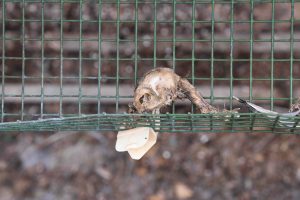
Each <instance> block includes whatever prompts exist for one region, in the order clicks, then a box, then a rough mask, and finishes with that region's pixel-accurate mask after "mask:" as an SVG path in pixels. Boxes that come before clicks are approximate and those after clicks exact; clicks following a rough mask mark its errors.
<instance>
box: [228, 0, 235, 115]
mask: <svg viewBox="0 0 300 200" xmlns="http://www.w3.org/2000/svg"><path fill="white" fill-rule="evenodd" d="M233 35H234V0H231V6H230V97H229V98H230V109H232V95H233V78H234V77H233V59H234V55H233V52H234V51H233V50H234V38H233Z"/></svg>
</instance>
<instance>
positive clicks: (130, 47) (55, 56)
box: [0, 1, 300, 200]
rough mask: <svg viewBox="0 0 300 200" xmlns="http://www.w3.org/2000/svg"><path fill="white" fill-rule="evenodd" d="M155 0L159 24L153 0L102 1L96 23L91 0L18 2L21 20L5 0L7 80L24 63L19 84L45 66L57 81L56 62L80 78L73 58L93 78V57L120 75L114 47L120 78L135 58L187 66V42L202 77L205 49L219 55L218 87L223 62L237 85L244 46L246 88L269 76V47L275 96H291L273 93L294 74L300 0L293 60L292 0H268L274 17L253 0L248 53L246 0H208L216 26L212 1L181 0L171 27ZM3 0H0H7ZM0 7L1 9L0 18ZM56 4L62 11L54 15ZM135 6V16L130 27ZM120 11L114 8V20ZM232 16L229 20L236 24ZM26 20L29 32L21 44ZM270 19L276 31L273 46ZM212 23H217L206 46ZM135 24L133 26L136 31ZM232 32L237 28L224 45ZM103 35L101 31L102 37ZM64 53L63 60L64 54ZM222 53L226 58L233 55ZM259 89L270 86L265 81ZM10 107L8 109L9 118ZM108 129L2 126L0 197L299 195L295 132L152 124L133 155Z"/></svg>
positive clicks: (298, 70)
mask: <svg viewBox="0 0 300 200" xmlns="http://www.w3.org/2000/svg"><path fill="white" fill-rule="evenodd" d="M129 2H133V1H129ZM158 2H165V3H163V4H161V3H159V4H158V5H157V10H156V13H157V16H156V20H157V23H156V26H155V23H154V19H155V17H154V15H153V13H154V10H153V3H139V4H138V5H137V7H138V13H135V12H134V8H135V4H129V3H127V4H125V3H124V4H121V5H120V8H119V9H120V15H118V14H117V10H118V8H117V5H116V4H114V3H104V4H103V5H102V9H101V17H100V19H101V26H100V27H99V25H98V24H99V23H98V22H99V21H98V20H99V15H98V11H99V7H98V4H97V3H96V2H95V1H87V2H86V3H83V4H82V9H80V4H79V3H64V4H63V5H62V6H61V4H59V3H45V4H44V15H42V13H43V12H42V4H41V3H26V5H25V7H24V17H25V19H26V20H25V21H24V23H22V20H21V19H22V15H23V12H22V4H21V3H16V2H15V3H12V2H7V3H5V19H4V21H5V26H1V28H0V29H1V33H0V34H1V44H4V46H5V50H4V49H2V46H3V45H1V47H0V56H1V59H0V63H1V65H0V66H5V67H4V68H2V67H1V69H0V70H1V73H2V70H3V69H4V74H5V76H6V78H5V83H6V84H20V83H21V82H22V79H21V75H22V67H21V66H22V65H24V66H25V68H24V74H25V75H26V80H25V83H26V84H40V82H41V73H42V70H43V72H44V78H45V83H47V84H59V83H60V75H61V73H62V74H63V75H64V77H65V78H64V80H63V81H64V84H75V85H77V84H78V76H79V72H80V68H79V67H78V66H79V65H80V64H81V66H82V68H81V69H82V71H81V74H82V77H83V79H82V84H94V85H95V84H97V83H98V73H99V71H98V69H99V68H98V66H99V65H101V71H100V74H101V77H102V79H101V84H103V85H112V84H115V82H116V80H115V79H114V78H115V77H116V69H117V68H116V66H117V61H116V58H117V56H119V58H120V61H119V63H118V64H119V69H120V71H119V75H120V77H121V79H120V84H131V85H133V83H134V81H133V77H134V68H135V66H137V74H138V76H139V77H140V76H142V75H143V74H144V73H145V72H146V71H147V70H149V69H151V68H152V67H153V66H154V65H156V66H164V67H173V56H174V55H175V56H176V59H178V60H176V63H175V65H176V66H175V67H176V72H177V73H178V74H180V75H182V76H185V77H188V78H191V77H192V74H191V72H192V67H191V66H192V61H191V58H192V50H193V49H194V52H195V54H194V57H195V62H194V67H195V74H194V75H195V77H196V78H197V79H196V81H195V84H196V85H203V86H210V84H211V81H210V77H211V76H212V74H211V73H212V70H211V66H212V63H211V57H212V56H213V57H214V59H215V61H214V62H213V66H214V71H213V77H214V78H215V81H214V85H215V86H216V87H218V86H224V85H225V86H229V83H230V78H229V77H230V75H231V73H232V75H233V77H235V78H237V79H236V80H234V81H233V84H234V86H243V85H246V86H247V85H248V84H249V78H250V68H249V66H250V57H252V58H253V63H252V64H253V70H252V74H253V78H254V79H255V80H253V90H254V91H255V90H259V89H260V88H262V87H266V88H270V80H269V79H270V76H271V72H272V62H271V60H272V57H273V58H274V59H275V60H274V62H273V64H274V65H273V74H274V88H275V89H276V91H278V93H276V96H275V97H276V98H278V100H275V105H276V104H278V105H280V106H282V107H284V108H286V109H287V108H288V107H289V101H288V99H284V100H280V98H288V97H289V95H290V93H289V88H290V85H289V84H290V82H289V77H290V74H291V71H290V70H291V69H292V70H293V72H292V73H293V77H294V81H293V86H294V88H297V87H298V86H299V85H300V63H299V56H300V51H299V49H300V47H299V44H300V43H299V38H300V36H299V34H300V33H299V32H298V31H300V29H299V27H300V26H299V25H300V21H299V20H300V12H296V10H299V9H300V3H295V5H294V11H295V12H294V19H295V20H294V32H295V35H294V39H295V42H294V48H292V49H294V51H293V55H292V57H293V58H294V59H295V60H294V62H293V63H292V64H293V68H291V67H290V64H291V61H290V58H291V51H290V49H291V47H290V33H291V32H290V31H291V22H290V17H291V15H292V12H291V4H290V3H276V4H275V12H274V18H275V19H276V20H281V21H278V22H276V23H274V24H273V25H272V23H271V22H270V20H271V19H272V4H271V3H255V4H254V12H253V19H254V20H255V21H254V23H253V35H252V36H253V40H254V42H253V52H252V54H251V51H250V50H251V45H250V30H251V24H250V23H249V20H250V18H251V5H250V3H245V2H244V3H235V4H234V6H233V8H234V12H233V13H231V4H230V3H226V2H225V1H216V2H217V3H216V4H215V6H214V20H215V24H214V27H213V29H212V24H211V16H212V12H211V11H212V5H211V4H210V3H198V4H196V5H195V12H194V13H193V12H192V4H184V3H177V4H176V6H175V7H176V13H175V18H176V21H177V22H176V28H175V29H174V23H173V17H174V15H173V4H172V3H170V2H169V1H158ZM181 2H184V1H181ZM218 2H219V3H218ZM0 5H1V8H2V6H4V4H3V2H1V3H0ZM61 10H63V13H61ZM2 11H3V10H2V9H0V16H1V20H0V21H1V22H3V20H2V19H3V13H2ZM80 15H82V21H81V22H82V23H80V20H79V19H80V17H79V16H80ZM193 15H194V17H195V21H196V23H195V24H194V26H193V24H192V23H191V21H192V18H193V17H192V16H193ZM61 16H63V17H64V21H63V23H62V24H61V20H60V19H61ZM135 16H137V17H138V20H139V23H138V28H137V29H136V28H135ZM42 18H44V20H45V21H44V23H42V22H41V19H42ZM118 18H120V20H121V21H120V23H119V29H117V27H118V23H117V19H118ZM231 18H233V19H235V20H237V22H236V23H234V24H233V26H232V24H231V22H230V19H231ZM3 27H5V30H4V33H5V38H6V39H5V41H4V43H3V35H2V33H3V29H2V28H3ZM22 27H24V35H25V36H26V38H24V41H25V42H24V44H25V46H24V49H23V45H22ZM193 27H194V34H193V29H192V28H193ZM272 27H273V30H274V38H275V41H274V46H273V52H274V53H273V54H272V45H271V35H272ZM80 28H81V29H80ZM80 30H82V31H80ZM99 30H101V34H99ZM154 30H156V38H157V43H156V45H155V43H154V40H153V38H154ZM174 30H175V33H176V41H175V43H174V41H173V38H174V34H173V32H174ZM212 30H214V33H215V38H214V39H215V43H214V47H213V48H214V51H213V53H212V51H211V49H212V45H211V41H212V39H211V32H212ZM117 32H119V37H118V35H117ZM136 33H137V36H138V37H135V35H136ZM230 33H232V34H230ZM43 34H44V39H43V40H42V35H43ZM61 34H62V35H63V40H62V41H61V40H60V35H61ZM193 35H194V39H195V40H196V42H195V46H194V48H193V45H192V38H193ZM80 36H82V40H81V41H82V43H81V45H80V42H79V41H80ZM231 36H233V38H234V39H235V41H234V42H233V43H232V45H233V50H232V52H230V38H231ZM99 37H101V38H100V39H102V43H101V46H100V47H99V45H98V40H99ZM116 38H118V39H116ZM117 40H118V41H119V44H117ZM136 40H137V41H138V42H137V43H135V41H136ZM245 41H246V42H245ZM61 45H62V47H63V48H62V49H63V51H61ZM135 45H137V47H138V48H137V52H135ZM80 46H81V47H82V50H81V51H80ZM154 46H156V49H155V51H154ZM117 47H119V49H117ZM99 48H100V51H99ZM42 49H43V51H42ZM22 50H24V51H22ZM173 50H175V52H173ZM3 52H4V53H3ZM3 55H5V57H6V59H5V65H2V64H3V63H2V62H3V60H4V59H2V58H3ZM23 55H25V57H26V58H27V59H26V60H25V61H24V63H22V59H20V58H22V56H23ZM61 55H63V57H64V59H63V61H61V60H60V56H61ZM99 55H100V56H99ZM135 55H137V57H135ZM154 55H155V58H156V61H154V59H153V57H154ZM79 57H81V59H79ZM42 58H44V59H43V62H42ZM99 58H100V59H99ZM230 58H233V62H232V63H231V62H230ZM80 60H81V62H80ZM231 64H232V66H233V68H232V72H231V71H230V66H231ZM41 66H43V67H41ZM61 66H63V68H62V72H61V68H60V67H61ZM0 77H1V80H0V81H1V82H2V79H3V77H2V76H0ZM238 78H239V79H238ZM295 92H296V91H295ZM264 95H265V96H268V95H269V91H266V94H264ZM259 97H261V96H259ZM259 97H258V98H259ZM295 98H296V97H295ZM122 106H123V107H125V105H122ZM58 107H59V106H58V103H49V104H46V105H45V112H46V113H54V114H55V113H57V112H58V111H57V110H58ZM76 108H77V104H76V103H74V104H68V105H65V106H64V111H65V112H66V113H71V112H73V111H74V109H76ZM114 108H115V105H114V104H113V103H112V104H110V105H106V106H105V107H103V109H102V110H103V111H104V112H107V113H112V112H114ZM5 109H6V112H7V113H13V114H19V113H20V109H21V108H20V105H19V104H16V103H13V102H10V103H7V104H5ZM39 112H40V110H39V104H36V103H30V102H28V104H25V113H27V114H29V115H30V116H31V117H32V116H33V115H34V114H35V115H38V114H39ZM182 112H184V111H182ZM83 113H85V114H94V113H97V111H96V109H95V104H87V105H85V106H84V107H83ZM35 117H36V116H35ZM18 118H19V116H17V117H13V116H11V117H7V118H6V119H5V120H7V121H13V120H16V119H18ZM32 118H33V117H32ZM115 140H116V133H113V132H105V133H99V132H76V133H75V132H59V133H40V132H36V133H1V135H0V200H2V199H3V200H10V199H11V200H15V199H16V200H21V199H22V200H23V199H28V200H35V199H39V200H40V199H42V200H52V199H53V200H54V199H63V200H68V199H70V200H71V199H72V200H73V199H80V200H81V199H82V200H85V199H99V200H102V199H133V200H135V199H136V200H139V199H147V200H167V199H299V198H300V192H299V191H300V159H299V156H300V146H299V145H298V144H299V143H300V138H299V137H298V136H297V135H274V134H245V133H239V134H169V133H163V134H160V135H159V138H158V143H157V144H156V145H155V146H154V147H153V148H152V149H151V151H150V152H149V153H147V155H146V156H145V157H144V158H142V159H141V160H140V161H133V160H131V159H130V157H129V156H128V154H126V153H117V152H116V151H115V149H114V146H115Z"/></svg>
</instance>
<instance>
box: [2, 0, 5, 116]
mask: <svg viewBox="0 0 300 200" xmlns="http://www.w3.org/2000/svg"><path fill="white" fill-rule="evenodd" d="M5 8H6V3H5V0H3V2H2V74H1V75H2V81H1V84H2V87H1V92H2V95H1V122H4V116H5V114H4V104H5Z"/></svg>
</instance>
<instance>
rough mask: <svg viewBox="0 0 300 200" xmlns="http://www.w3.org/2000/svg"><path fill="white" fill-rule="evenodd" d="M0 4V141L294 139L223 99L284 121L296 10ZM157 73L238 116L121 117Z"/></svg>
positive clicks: (270, 3)
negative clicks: (148, 132)
mask: <svg viewBox="0 0 300 200" xmlns="http://www.w3.org/2000/svg"><path fill="white" fill-rule="evenodd" d="M0 5H1V10H0V12H1V13H0V17H1V19H0V22H1V35H0V40H1V48H0V62H1V67H0V70H1V71H0V78H1V80H0V84H1V86H0V93H1V94H0V98H1V100H0V104H1V106H0V111H1V112H0V119H1V123H0V131H57V130H100V131H118V130H124V129H126V128H133V127H139V126H150V127H153V128H155V129H156V130H159V131H160V132H273V133H298V132H300V131H299V117H294V118H288V119H285V118H284V119H282V116H273V117H271V118H270V116H266V115H262V114H258V113H249V112H250V111H249V110H248V109H245V107H244V106H242V105H240V104H238V103H237V102H235V101H234V100H233V99H232V97H233V96H238V97H241V98H244V99H247V100H249V101H251V102H253V103H256V104H258V105H260V106H262V107H264V108H266V109H271V110H274V111H278V112H287V111H288V110H289V107H290V105H291V104H292V103H294V102H295V101H296V99H298V97H300V90H297V88H299V87H300V71H299V65H300V29H299V28H298V27H299V26H300V15H299V14H298V12H297V10H299V9H300V2H297V1H293V0H292V1H286V0H259V1H258V0H238V1H234V0H231V1H225V0H202V1H189V0H166V1H159V0H151V1H150V0H143V1H138V0H95V1H83V0H80V1H78V0H76V1H75V0H47V1H45V0H3V1H1V2H0ZM157 67H169V68H172V69H174V70H175V72H176V73H178V74H179V75H180V76H182V77H185V78H187V79H188V80H189V81H190V82H191V83H192V84H193V85H195V86H196V88H197V90H198V91H200V92H201V93H202V94H203V96H204V98H205V99H206V100H207V101H208V102H209V103H211V104H213V105H215V106H216V107H218V108H219V109H220V110H222V109H223V108H226V109H233V108H237V107H238V108H241V113H240V114H239V115H237V114H232V115H230V116H227V115H228V114H222V113H217V114H197V110H196V109H195V108H194V107H193V106H191V103H190V102H188V101H179V102H176V103H175V104H174V105H173V106H172V108H170V110H169V112H170V114H162V115H159V116H157V115H130V114H126V113H125V112H126V110H127V107H128V104H129V103H131V102H132V100H133V92H134V88H135V87H136V85H137V83H138V80H139V79H140V78H141V77H142V76H143V75H144V74H145V73H146V72H147V71H149V70H151V69H153V68H157ZM242 112H244V113H242ZM105 113H107V114H105ZM186 113H189V114H186ZM224 115H225V116H224ZM224 117H226V119H224ZM157 118H159V124H157V123H155V119H157ZM153 120H154V121H153Z"/></svg>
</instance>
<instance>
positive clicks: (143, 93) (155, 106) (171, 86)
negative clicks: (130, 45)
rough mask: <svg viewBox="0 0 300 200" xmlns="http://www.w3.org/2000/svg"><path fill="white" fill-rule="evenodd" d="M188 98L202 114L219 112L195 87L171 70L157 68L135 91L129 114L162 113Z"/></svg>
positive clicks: (143, 79)
mask: <svg viewBox="0 0 300 200" xmlns="http://www.w3.org/2000/svg"><path fill="white" fill-rule="evenodd" d="M182 98H188V99H189V100H190V101H191V102H192V103H193V104H194V105H195V106H196V107H197V109H199V111H200V113H211V112H218V110H217V109H216V108H215V107H213V106H211V105H210V104H208V103H207V102H206V101H205V100H204V99H203V97H202V95H201V94H200V93H199V92H198V91H197V90H196V89H195V87H194V86H193V85H192V84H191V83H190V82H189V81H188V80H187V79H185V78H181V77H180V76H179V75H177V74H176V73H174V71H173V70H172V69H170V68H156V69H153V70H151V71H149V72H148V73H146V74H145V76H144V77H143V78H142V79H141V80H140V81H139V84H138V86H137V87H136V89H135V91H134V101H133V104H132V105H129V109H128V112H129V113H136V112H137V113H144V112H152V113H156V114H158V113H160V109H161V108H164V107H166V106H170V105H172V103H173V102H174V101H175V100H176V99H182Z"/></svg>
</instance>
